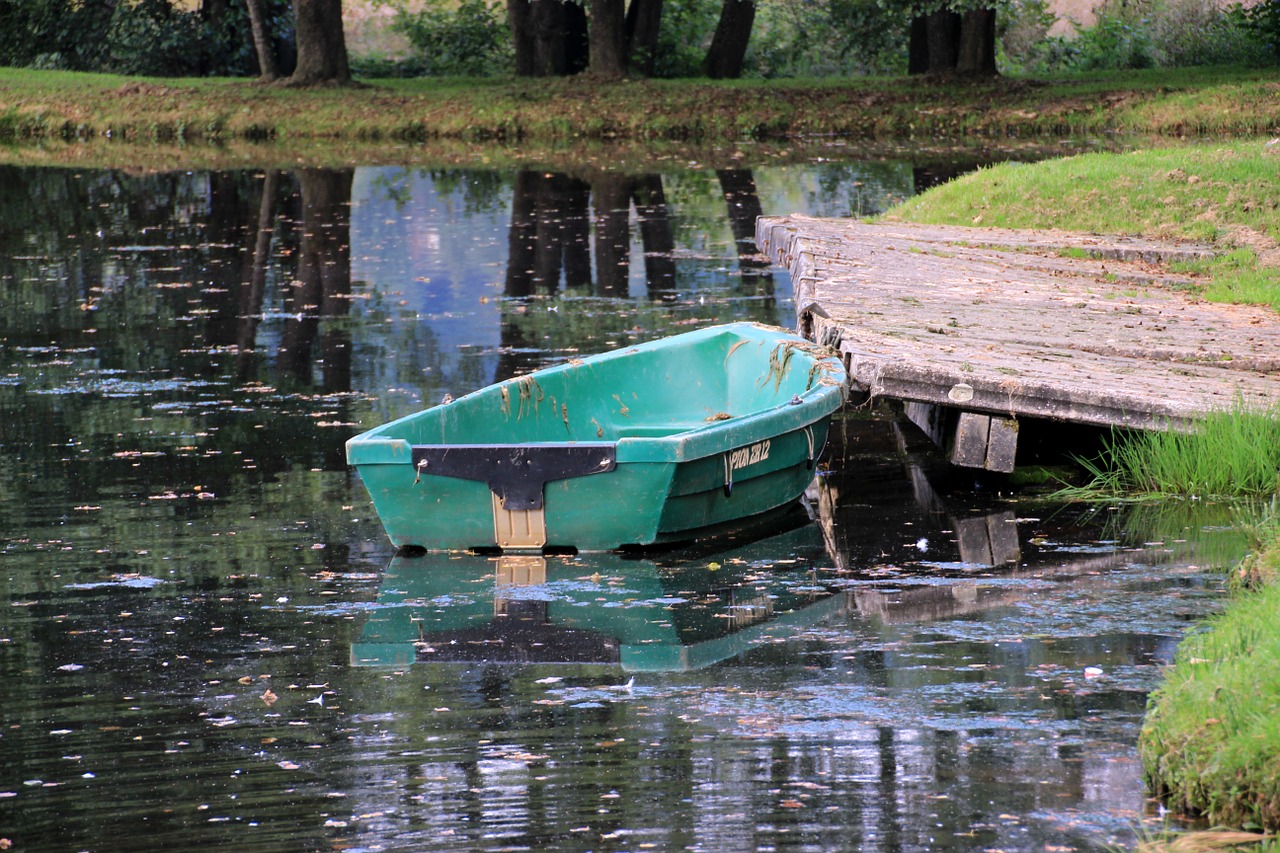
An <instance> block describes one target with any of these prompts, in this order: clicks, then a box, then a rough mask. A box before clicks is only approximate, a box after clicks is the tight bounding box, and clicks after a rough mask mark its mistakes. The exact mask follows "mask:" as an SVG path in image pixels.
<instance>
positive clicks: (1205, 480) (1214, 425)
mask: <svg viewBox="0 0 1280 853" xmlns="http://www.w3.org/2000/svg"><path fill="white" fill-rule="evenodd" d="M1080 463H1081V464H1082V465H1083V466H1084V468H1085V470H1086V471H1087V472H1088V473H1089V475H1090V476H1091V477H1092V482H1091V483H1090V484H1089V486H1088V487H1086V488H1087V489H1089V490H1090V491H1097V492H1107V493H1115V494H1120V493H1134V492H1137V493H1144V494H1165V495H1185V496H1188V497H1190V496H1195V497H1242V496H1248V495H1272V494H1275V493H1276V492H1277V491H1278V490H1280V406H1272V407H1271V409H1269V410H1266V411H1255V410H1248V409H1245V408H1244V407H1243V406H1239V405H1237V406H1236V407H1234V408H1232V409H1231V410H1227V411H1218V412H1213V413H1210V414H1208V415H1206V416H1205V417H1204V418H1203V419H1202V420H1200V421H1198V422H1197V423H1196V424H1195V425H1194V426H1193V427H1192V428H1191V429H1189V430H1185V431H1181V430H1167V431H1160V432H1155V431H1152V432H1138V433H1113V434H1112V435H1111V436H1109V437H1108V438H1107V440H1106V441H1105V442H1104V447H1103V452H1102V455H1101V456H1100V457H1097V458H1093V459H1082V460H1080Z"/></svg>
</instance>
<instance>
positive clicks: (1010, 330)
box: [756, 216, 1280, 429]
mask: <svg viewBox="0 0 1280 853" xmlns="http://www.w3.org/2000/svg"><path fill="white" fill-rule="evenodd" d="M756 238H757V240H756V242H757V245H758V246H759V247H760V249H761V251H763V252H765V253H766V254H768V255H769V257H770V258H772V259H773V260H774V261H775V262H776V263H778V264H780V265H782V266H785V267H786V268H787V269H788V270H789V271H790V273H791V277H792V282H793V287H794V290H795V302H796V310H797V313H798V314H799V316H800V321H801V322H800V325H801V328H802V329H803V330H804V331H805V332H806V334H808V335H810V337H812V338H814V339H815V340H818V341H820V342H822V343H826V344H830V345H834V346H837V347H838V348H839V349H840V350H841V351H842V352H843V353H844V354H845V356H846V359H847V362H848V364H849V367H850V375H851V381H852V383H853V385H854V390H855V391H861V392H863V393H865V394H868V395H870V396H872V397H892V398H897V399H901V400H905V401H916V402H923V403H932V404H936V405H943V406H950V407H953V408H956V409H959V410H961V411H972V412H981V413H987V414H993V415H999V416H1004V417H1012V418H1018V417H1039V418H1050V419H1054V420H1066V421H1073V422H1079V423H1087V424H1091V425H1100V426H1121V427H1133V428H1141V429H1162V428H1166V427H1169V426H1175V427H1177V426H1181V425H1185V424H1187V423H1189V422H1190V421H1192V420H1193V419H1195V418H1196V417H1197V416H1200V415H1203V414H1204V413H1206V412H1208V411H1211V410H1215V409H1227V408H1231V407H1232V406H1233V405H1235V404H1237V403H1241V404H1243V405H1245V406H1249V407H1256V408H1268V407H1270V406H1274V405H1277V404H1280V315H1278V314H1276V313H1275V312H1274V311H1271V310H1269V309H1265V308H1255V307H1246V306H1235V305H1220V304H1213V303H1207V302H1203V301H1199V300H1196V299H1194V298H1193V297H1191V296H1190V295H1189V294H1188V293H1187V288H1188V286H1189V285H1190V284H1191V283H1192V282H1191V281H1190V279H1188V277H1187V276H1185V275H1180V274H1177V273H1174V272H1172V271H1170V269H1169V263H1170V262H1171V261H1176V260H1187V259H1195V258H1204V257H1209V256H1211V255H1212V254H1213V252H1214V249H1213V247H1212V246H1207V245H1202V244H1191V243H1165V242H1161V241H1155V240H1145V239H1140V238H1134V237H1124V236H1107V235H1094V234H1078V233H1072V232H1061V231H1036V232H1022V231H1010V230H1002V229H988V228H961V227H939V226H915V225H908V224H901V223H875V224H870V223H863V222H856V221H851V220H837V219H817V218H812V217H803V216H788V217H765V218H761V219H760V220H759V221H758V223H757V231H756Z"/></svg>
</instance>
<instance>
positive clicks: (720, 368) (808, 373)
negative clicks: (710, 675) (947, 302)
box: [347, 323, 844, 551]
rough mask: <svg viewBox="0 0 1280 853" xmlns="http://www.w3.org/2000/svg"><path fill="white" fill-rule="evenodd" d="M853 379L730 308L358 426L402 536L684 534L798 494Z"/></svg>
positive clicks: (445, 540)
mask: <svg viewBox="0 0 1280 853" xmlns="http://www.w3.org/2000/svg"><path fill="white" fill-rule="evenodd" d="M780 365H781V366H780ZM717 372H718V373H724V374H731V375H726V376H717V375H715V374H716V373H717ZM843 383H844V369H843V366H842V365H841V364H840V361H839V359H838V358H835V357H833V356H832V355H830V354H828V353H826V352H823V351H821V350H818V349H817V348H815V347H813V345H811V344H808V342H805V341H803V339H800V338H797V337H795V336H793V335H790V334H788V333H785V332H782V331H780V330H775V329H769V328H767V327H760V326H756V325H754V324H745V323H740V324H731V325H729V326H720V327H714V328H712V329H704V330H700V331H698V332H692V333H688V334H687V335H680V336H676V338H671V339H667V340H665V341H657V342H654V343H652V344H643V345H640V346H637V347H631V348H628V349H626V350H622V351H619V352H616V353H608V354H605V355H603V356H598V357H595V358H592V359H586V360H583V361H582V362H581V363H579V364H574V365H565V366H561V367H556V368H549V369H547V370H543V371H538V372H536V373H534V374H531V375H530V376H528V377H521V378H520V379H515V380H510V381H509V382H506V383H500V384H499V385H497V386H490V388H487V389H484V390H482V391H478V392H476V393H475V394H474V395H468V396H467V397H464V398H461V399H459V400H457V401H454V402H453V403H450V404H447V405H445V406H441V407H436V409H432V410H427V411H425V412H421V413H418V414H416V415H412V416H410V417H409V418H402V419H400V420H399V421H395V422H392V423H391V424H387V425H385V426H383V427H379V428H377V429H375V430H370V431H369V432H368V433H364V434H362V435H360V436H356V437H355V438H353V439H351V441H349V442H348V444H347V457H348V461H349V462H351V463H352V464H354V465H355V466H356V467H357V470H358V471H359V473H360V476H361V478H362V480H363V481H364V483H365V485H366V487H367V488H368V490H369V493H370V495H371V497H372V499H373V502H374V506H375V508H376V509H377V512H378V515H379V517H380V519H381V520H382V523H383V526H384V528H385V529H386V531H387V534H388V536H389V537H390V538H391V541H392V542H393V543H394V544H396V545H397V546H413V547H418V548H424V549H427V550H453V549H487V548H500V549H503V550H507V551H527V550H543V549H560V548H564V549H577V550H582V551H603V550H612V549H617V548H623V547H628V546H644V545H652V544H657V543H664V542H674V541H681V540H686V539H691V538H695V537H696V536H697V535H698V534H699V531H701V530H704V529H706V528H710V527H715V526H717V525H723V524H725V523H728V522H733V521H735V520H739V519H743V518H746V517H749V516H752V515H756V514H759V513H764V512H768V511H769V510H772V509H775V508H777V507H779V506H782V505H784V504H786V503H789V502H791V501H793V500H795V499H796V498H798V497H799V496H800V495H801V494H802V493H803V492H804V490H805V488H806V487H807V486H808V484H809V483H810V482H811V480H812V478H813V475H814V470H813V469H814V465H815V462H816V459H817V456H818V454H819V453H820V451H821V449H822V447H823V445H824V444H825V442H826V435H827V428H828V423H829V419H830V415H831V413H832V412H833V411H835V409H837V408H839V406H840V405H841V403H842V402H843V392H844V384H843ZM588 391H592V392H594V393H593V395H592V397H590V398H586V397H585V394H586V393H587V392H588ZM699 394H701V395H702V396H701V397H700V396H698V395H699ZM601 400H603V401H604V402H603V404H602V403H601V402H599V401H601ZM708 411H710V414H709V415H708V414H707V412H708ZM455 413H456V414H455ZM575 416H576V417H575ZM561 434H563V435H564V436H565V437H566V438H567V439H568V440H556V439H558V438H560V437H561ZM508 435H509V436H510V437H511V440H510V441H501V440H498V441H494V440H492V439H494V438H498V439H501V438H503V437H504V436H508ZM476 437H478V438H480V439H482V440H481V441H480V442H476V443H469V444H463V443H462V442H461V441H460V440H459V439H461V438H467V439H473V438H476ZM485 439H488V440H485ZM522 439H523V440H522Z"/></svg>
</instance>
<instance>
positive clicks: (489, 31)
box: [391, 0, 514, 77]
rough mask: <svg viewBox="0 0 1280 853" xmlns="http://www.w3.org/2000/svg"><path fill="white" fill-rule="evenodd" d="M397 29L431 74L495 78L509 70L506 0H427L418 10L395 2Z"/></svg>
mask: <svg viewBox="0 0 1280 853" xmlns="http://www.w3.org/2000/svg"><path fill="white" fill-rule="evenodd" d="M391 5H392V6H393V7H394V8H395V9H396V10H397V13H398V14H397V15H396V18H395V23H394V24H393V25H392V28H393V29H394V30H395V31H396V32H398V33H400V34H401V35H403V36H405V37H406V38H407V39H408V40H409V43H410V44H411V45H413V48H414V51H415V52H416V55H415V57H414V58H413V60H411V62H410V64H411V65H412V66H413V67H415V68H418V69H420V73H422V74H427V75H432V76H468V77H494V76H498V75H503V74H510V73H511V71H512V68H513V63H514V58H513V50H512V44H511V31H510V28H509V27H508V26H507V21H506V12H505V11H504V6H503V4H502V2H501V0H459V1H458V2H453V0H427V2H426V3H425V4H424V5H423V6H422V8H421V9H420V10H418V11H413V10H410V9H409V8H408V7H407V6H406V5H404V4H403V3H395V2H393V3H392V4H391Z"/></svg>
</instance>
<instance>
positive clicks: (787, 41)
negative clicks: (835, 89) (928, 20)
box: [748, 0, 911, 77]
mask: <svg viewBox="0 0 1280 853" xmlns="http://www.w3.org/2000/svg"><path fill="white" fill-rule="evenodd" d="M910 24H911V19H910V16H909V15H908V14H907V13H906V11H905V10H903V9H901V8H897V7H895V8H892V9H890V8H886V7H885V6H883V5H882V4H880V3H878V2H876V0H827V2H812V0H770V2H766V3H763V4H761V7H760V13H759V14H758V15H757V18H756V32H755V33H754V34H753V36H752V43H753V45H752V49H751V51H750V53H749V54H748V72H749V73H750V74H751V76H759V77H847V76H854V75H865V74H889V73H902V72H904V71H905V70H906V59H907V33H908V29H909V27H910Z"/></svg>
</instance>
